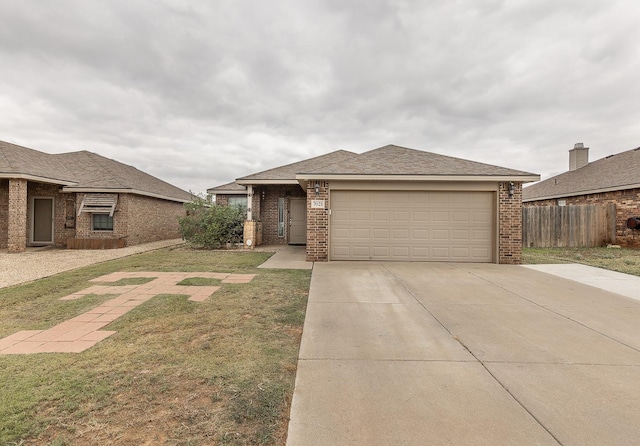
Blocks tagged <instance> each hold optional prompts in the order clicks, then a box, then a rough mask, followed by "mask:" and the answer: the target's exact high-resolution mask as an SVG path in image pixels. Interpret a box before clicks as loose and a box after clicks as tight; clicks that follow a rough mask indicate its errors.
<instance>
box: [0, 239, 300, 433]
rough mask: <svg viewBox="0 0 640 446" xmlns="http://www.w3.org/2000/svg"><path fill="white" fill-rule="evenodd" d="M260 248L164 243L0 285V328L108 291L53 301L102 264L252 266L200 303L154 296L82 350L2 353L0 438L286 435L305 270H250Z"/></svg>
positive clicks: (62, 316)
mask: <svg viewBox="0 0 640 446" xmlns="http://www.w3.org/2000/svg"><path fill="white" fill-rule="evenodd" d="M270 255H271V254H269V253H257V252H255V253H238V252H210V251H190V250H186V249H175V250H171V249H167V250H162V251H155V252H151V253H146V254H140V255H137V256H132V257H127V258H124V259H120V260H114V261H111V262H107V263H102V264H99V265H94V266H91V267H86V268H82V269H78V270H75V271H71V272H68V273H62V274H58V275H56V276H53V277H50V278H46V279H42V280H38V281H36V282H32V283H30V284H26V285H21V286H15V287H10V288H4V289H0V321H2V323H1V324H0V338H4V337H6V336H8V335H10V334H13V333H15V332H17V331H20V330H42V329H47V328H50V327H52V326H54V325H56V324H58V323H60V322H62V321H64V320H67V319H69V318H72V317H74V316H77V315H79V314H82V313H84V312H86V311H88V310H90V309H92V308H94V307H96V306H98V305H99V304H100V303H102V302H104V301H106V300H109V299H111V298H113V297H114V296H113V295H111V296H98V295H90V296H87V297H85V298H82V299H78V300H72V301H61V300H59V298H60V297H62V296H66V295H68V294H71V293H73V292H76V291H79V290H82V289H84V288H88V287H89V286H92V285H94V284H93V283H91V282H89V280H90V279H93V278H95V277H98V276H102V275H104V274H108V273H111V272H116V271H202V272H227V273H240V274H257V276H256V277H255V278H254V279H253V280H252V281H251V282H250V283H248V284H222V288H221V289H220V290H218V291H217V292H216V293H215V294H213V296H212V297H210V298H209V299H208V300H206V301H204V302H190V301H187V299H186V297H184V296H179V295H160V296H156V297H154V298H153V299H151V300H149V301H147V302H145V303H144V304H142V305H141V306H139V307H137V308H135V309H133V310H132V311H130V312H129V313H127V314H125V315H123V316H122V317H121V318H119V319H117V320H116V321H114V322H113V323H111V324H110V325H108V326H107V327H105V328H104V330H116V331H117V333H116V334H114V335H112V336H111V337H109V338H107V339H105V340H103V341H101V342H100V343H98V344H96V345H95V346H94V347H92V348H90V349H88V350H86V351H84V352H82V353H75V354H72V353H41V354H33V355H0V445H32V444H34V445H35V444H38V445H39V444H53V445H87V444H100V445H107V444H118V445H129V444H130V445H143V444H149V445H151V444H153V445H155V444H167V445H211V444H225V445H226V444H229V445H245V444H267V445H281V444H284V442H285V438H286V428H287V419H288V410H289V402H290V400H291V395H292V393H293V385H294V379H295V372H296V360H297V356H298V348H299V344H300V335H301V333H302V324H303V321H304V314H305V308H306V302H307V296H308V290H309V280H310V277H311V273H310V271H296V270H265V269H257V268H256V266H258V265H259V264H261V263H262V262H264V261H265V260H266V259H267V258H268V257H269V256H270ZM212 284H214V283H212V281H211V279H206V280H193V279H191V281H190V283H188V285H196V286H197V285H212Z"/></svg>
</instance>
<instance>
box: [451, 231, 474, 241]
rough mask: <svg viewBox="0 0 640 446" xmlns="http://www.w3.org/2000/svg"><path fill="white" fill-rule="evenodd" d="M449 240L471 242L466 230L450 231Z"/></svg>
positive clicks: (468, 232) (469, 232)
mask: <svg viewBox="0 0 640 446" xmlns="http://www.w3.org/2000/svg"><path fill="white" fill-rule="evenodd" d="M451 239H452V240H455V241H460V240H462V241H469V240H471V231H469V230H468V229H454V230H452V231H451Z"/></svg>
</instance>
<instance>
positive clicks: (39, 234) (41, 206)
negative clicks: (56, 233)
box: [31, 197, 53, 244]
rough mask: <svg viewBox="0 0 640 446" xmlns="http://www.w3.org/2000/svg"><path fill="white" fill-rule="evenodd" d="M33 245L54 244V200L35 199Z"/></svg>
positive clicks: (32, 231) (32, 226)
mask: <svg viewBox="0 0 640 446" xmlns="http://www.w3.org/2000/svg"><path fill="white" fill-rule="evenodd" d="M31 243H32V244H50V243H53V198H42V197H37V198H35V197H34V198H33V219H32V224H31Z"/></svg>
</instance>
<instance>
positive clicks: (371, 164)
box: [298, 145, 535, 176]
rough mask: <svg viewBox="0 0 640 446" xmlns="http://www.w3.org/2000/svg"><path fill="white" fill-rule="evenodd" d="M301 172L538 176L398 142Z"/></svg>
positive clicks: (301, 171) (301, 172) (300, 172)
mask: <svg viewBox="0 0 640 446" xmlns="http://www.w3.org/2000/svg"><path fill="white" fill-rule="evenodd" d="M298 174H331V175H424V176H532V175H534V176H535V174H532V173H529V172H524V171H520V170H514V169H508V168H506V167H500V166H493V165H491V164H484V163H479V162H476V161H469V160H465V159H461V158H454V157H451V156H446V155H439V154H436V153H431V152H424V151H422V150H415V149H408V148H406V147H400V146H395V145H387V146H384V147H380V148H378V149H374V150H371V151H369V152H365V153H362V154H360V155H357V156H354V157H351V158H349V159H347V160H344V161H342V162H340V163H335V164H332V165H329V166H322V167H321V168H315V169H313V170H299V171H298Z"/></svg>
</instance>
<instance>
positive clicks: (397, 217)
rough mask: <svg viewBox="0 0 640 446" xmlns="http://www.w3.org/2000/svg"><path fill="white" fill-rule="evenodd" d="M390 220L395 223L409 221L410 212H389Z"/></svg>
mask: <svg viewBox="0 0 640 446" xmlns="http://www.w3.org/2000/svg"><path fill="white" fill-rule="evenodd" d="M391 221H392V222H393V223H396V224H397V223H400V224H402V223H409V222H410V221H411V212H409V211H395V212H393V213H392V214H391Z"/></svg>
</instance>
